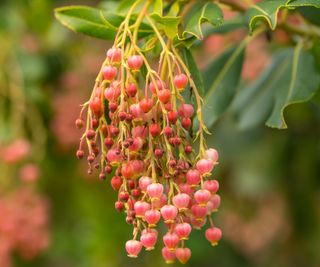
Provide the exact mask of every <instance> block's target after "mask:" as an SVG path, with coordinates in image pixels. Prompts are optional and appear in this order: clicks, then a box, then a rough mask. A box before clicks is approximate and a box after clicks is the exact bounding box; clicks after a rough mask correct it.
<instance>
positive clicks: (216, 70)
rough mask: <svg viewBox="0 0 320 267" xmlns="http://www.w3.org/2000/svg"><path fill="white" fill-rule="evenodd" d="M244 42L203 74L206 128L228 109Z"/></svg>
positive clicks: (241, 62) (234, 88)
mask: <svg viewBox="0 0 320 267" xmlns="http://www.w3.org/2000/svg"><path fill="white" fill-rule="evenodd" d="M246 44H247V43H246V42H245V41H243V42H242V43H241V44H240V45H239V46H237V47H234V48H231V49H229V50H228V51H226V52H225V53H223V54H222V55H221V56H220V57H219V58H217V59H216V60H215V61H214V62H213V63H212V64H211V65H209V66H208V67H207V68H206V69H205V71H204V73H203V77H204V88H205V97H204V103H203V106H204V114H203V117H204V122H205V124H206V125H207V127H208V128H210V127H211V126H212V125H213V123H214V122H215V121H216V120H217V119H218V118H219V116H220V115H222V114H223V113H224V112H225V111H226V110H227V108H228V107H229V105H230V103H231V101H232V99H233V97H234V95H235V93H236V90H237V87H238V84H239V81H240V74H241V70H242V64H243V60H244V52H245V47H246Z"/></svg>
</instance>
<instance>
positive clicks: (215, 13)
mask: <svg viewBox="0 0 320 267" xmlns="http://www.w3.org/2000/svg"><path fill="white" fill-rule="evenodd" d="M204 22H208V23H210V24H211V25H213V26H220V25H221V24H222V23H223V14H222V10H221V9H220V8H219V6H218V5H217V4H214V3H206V4H204V3H203V2H201V1H200V2H199V3H197V4H196V5H195V6H194V7H193V8H192V10H191V11H190V12H189V13H188V14H187V16H186V17H185V19H184V21H183V24H184V31H183V33H182V39H185V38H187V36H189V35H193V36H195V37H196V38H198V39H203V33H202V26H201V25H202V24H203V23H204Z"/></svg>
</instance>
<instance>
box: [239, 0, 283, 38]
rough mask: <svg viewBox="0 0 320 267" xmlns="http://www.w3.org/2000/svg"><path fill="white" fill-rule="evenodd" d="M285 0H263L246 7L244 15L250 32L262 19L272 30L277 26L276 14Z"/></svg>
mask: <svg viewBox="0 0 320 267" xmlns="http://www.w3.org/2000/svg"><path fill="white" fill-rule="evenodd" d="M286 3H287V0H264V1H261V2H259V3H257V4H255V5H253V6H252V7H251V8H249V9H248V11H247V12H246V14H245V16H246V18H247V21H248V23H249V28H250V31H251V32H252V31H253V30H254V28H255V27H256V25H257V23H258V22H259V21H261V20H264V21H266V22H267V23H268V25H269V27H270V28H271V29H272V30H274V29H275V28H276V26H277V16H278V12H279V10H280V8H282V7H284V6H285V5H286Z"/></svg>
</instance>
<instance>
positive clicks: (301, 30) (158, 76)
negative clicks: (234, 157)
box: [55, 0, 320, 263]
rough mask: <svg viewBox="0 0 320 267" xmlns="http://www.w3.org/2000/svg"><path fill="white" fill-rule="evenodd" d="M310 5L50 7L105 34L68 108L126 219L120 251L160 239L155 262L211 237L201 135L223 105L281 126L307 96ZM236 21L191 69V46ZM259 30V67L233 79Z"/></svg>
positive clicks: (313, 46) (211, 199) (213, 186)
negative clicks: (222, 44)
mask: <svg viewBox="0 0 320 267" xmlns="http://www.w3.org/2000/svg"><path fill="white" fill-rule="evenodd" d="M318 8H320V1H318V0H279V1H272V0H264V1H251V0H248V1H236V0H220V1H192V0H190V1H187V0H180V1H178V0H172V1H162V0H136V1H134V0H127V1H108V2H104V5H102V6H101V8H100V9H99V8H93V7H86V6H67V7H61V8H57V9H56V11H55V15H56V18H57V19H58V20H59V21H60V22H61V23H62V24H63V25H65V26H67V27H68V28H70V29H72V30H73V31H76V32H79V33H83V34H86V35H89V36H92V37H95V38H100V39H104V40H110V41H112V45H111V47H110V48H109V49H108V50H107V51H106V56H105V60H104V62H103V63H102V65H101V68H100V70H97V73H98V74H97V77H96V79H95V81H94V82H93V89H92V93H91V96H90V98H89V99H88V101H87V102H85V103H84V104H82V106H81V110H80V115H79V117H78V118H76V127H77V128H79V129H82V131H83V134H82V136H81V139H80V144H79V149H78V151H77V152H76V155H77V157H78V158H79V159H81V158H86V160H87V162H88V172H89V173H93V172H94V171H95V170H97V171H98V172H99V178H100V179H101V180H106V179H108V180H110V181H111V185H112V187H113V188H114V189H115V190H116V191H117V193H118V197H117V201H116V202H115V208H116V210H117V211H119V212H124V214H125V216H126V222H127V223H128V224H130V225H132V228H133V233H132V239H130V240H128V241H127V242H126V244H125V248H126V251H127V253H128V256H129V257H137V256H138V254H139V253H140V251H141V249H142V248H143V247H144V248H145V249H146V250H152V249H153V248H154V247H155V245H156V243H157V240H158V239H162V241H163V244H164V246H163V249H162V256H163V258H164V260H165V261H166V262H167V263H171V262H173V261H174V260H175V259H178V260H179V261H180V262H181V263H186V262H187V261H188V260H189V258H190V256H191V251H190V249H189V248H188V246H187V242H186V240H187V239H188V237H189V235H190V232H191V231H192V229H201V228H202V227H204V228H205V229H206V230H205V237H206V239H207V240H208V241H209V242H210V243H211V244H212V245H216V244H217V243H218V241H219V240H220V239H221V236H222V233H221V230H220V228H218V227H217V226H216V225H215V223H214V221H213V219H212V215H213V214H214V213H215V212H216V211H217V209H218V207H219V205H220V196H219V195H218V194H217V191H218V189H219V183H218V181H217V180H216V177H215V175H214V173H213V170H214V168H216V165H217V164H218V159H219V155H218V151H217V150H216V149H214V148H209V147H207V145H206V135H208V134H210V132H211V130H212V127H213V125H214V123H215V122H216V121H217V119H218V118H219V117H220V116H221V115H223V114H224V113H225V112H227V111H230V112H233V113H234V114H236V116H237V120H238V122H239V125H240V126H241V127H249V126H254V125H257V124H259V123H262V122H265V123H266V125H267V126H270V127H275V128H286V127H287V125H286V123H285V120H284V116H283V113H284V110H285V108H286V107H287V106H289V105H291V104H294V103H298V102H304V101H308V100H310V99H311V98H312V97H313V95H315V93H316V91H317V89H318V88H319V85H320V74H319V57H320V53H319V47H320V46H319V37H320V28H319V25H320V21H319V19H318V17H317V14H318V15H319V14H320V12H319V9H318ZM230 10H232V11H234V12H235V15H234V16H232V17H231V18H230V17H229V16H226V14H227V13H226V11H230ZM224 15H225V16H224ZM238 29H242V32H245V34H243V33H242V35H241V36H240V39H239V40H237V43H236V44H235V43H234V44H233V45H232V46H231V47H229V48H228V49H226V50H225V51H224V52H223V53H221V54H220V55H218V56H217V57H215V58H214V59H213V61H212V62H208V64H206V66H204V67H203V68H202V70H201V71H199V68H198V67H197V65H198V64H197V63H196V62H197V60H196V59H194V57H193V55H192V49H193V48H194V47H197V46H199V45H200V44H201V43H202V42H203V41H204V40H206V39H207V38H209V37H210V36H218V35H219V36H222V37H224V36H227V35H229V34H232V33H233V32H235V31H237V30H238ZM277 31H281V32H282V34H283V35H284V36H285V37H286V42H282V43H281V42H280V40H281V39H279V38H277V37H276V34H275V33H276V32H277ZM261 36H262V37H264V38H265V39H266V40H268V41H269V42H270V43H271V44H272V45H274V46H276V45H277V46H276V47H277V48H274V49H273V50H272V53H271V54H270V58H271V59H270V60H271V63H270V64H269V65H268V66H266V67H265V68H264V69H263V70H262V73H261V74H260V75H256V77H255V75H254V77H253V79H252V81H250V82H245V81H243V80H242V79H241V72H242V71H243V68H244V66H245V64H244V62H245V60H246V56H248V55H246V53H245V52H246V48H247V47H248V46H249V45H250V44H251V43H252V42H254V40H256V39H257V38H261ZM279 43H281V46H282V47H281V49H280V48H279ZM259 60H260V59H259V56H258V57H257V58H256V59H255V61H257V62H259ZM317 64H318V65H317ZM251 67H252V68H255V65H252V66H251ZM161 221H163V223H164V224H165V226H166V231H165V233H164V235H163V236H162V237H161V238H160V236H159V232H158V230H157V228H156V227H157V226H158V225H159V223H160V222H161Z"/></svg>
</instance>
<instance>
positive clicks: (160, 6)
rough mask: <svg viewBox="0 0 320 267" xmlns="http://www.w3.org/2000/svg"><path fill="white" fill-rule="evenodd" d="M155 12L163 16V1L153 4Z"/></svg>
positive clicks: (159, 0)
mask: <svg viewBox="0 0 320 267" xmlns="http://www.w3.org/2000/svg"><path fill="white" fill-rule="evenodd" d="M153 12H154V13H156V14H159V15H160V16H162V13H163V0H155V1H154V4H153Z"/></svg>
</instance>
